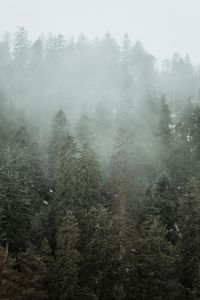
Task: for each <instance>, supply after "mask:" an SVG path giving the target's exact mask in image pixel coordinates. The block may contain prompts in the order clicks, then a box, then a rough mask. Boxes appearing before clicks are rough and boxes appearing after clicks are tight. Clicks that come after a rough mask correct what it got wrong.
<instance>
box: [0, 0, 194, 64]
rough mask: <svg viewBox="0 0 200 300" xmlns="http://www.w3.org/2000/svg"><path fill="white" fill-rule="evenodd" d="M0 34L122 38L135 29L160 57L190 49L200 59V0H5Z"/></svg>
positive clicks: (0, 1)
mask: <svg viewBox="0 0 200 300" xmlns="http://www.w3.org/2000/svg"><path fill="white" fill-rule="evenodd" d="M0 4H1V6H0V33H1V34H2V33H3V32H4V31H7V30H8V31H10V32H14V31H15V29H16V28H17V26H22V25H24V26H25V27H26V28H27V29H28V30H29V32H30V37H31V38H35V37H37V36H38V35H40V33H41V32H44V33H48V32H53V33H62V34H64V35H66V36H71V35H75V36H78V35H79V34H80V33H84V34H85V35H86V36H88V37H89V38H93V37H94V36H100V37H102V36H103V34H104V33H105V32H107V31H110V32H111V34H112V35H113V36H114V37H115V38H117V39H118V40H119V41H120V40H121V39H122V37H123V35H124V33H129V35H130V37H131V38H132V39H133V40H134V41H135V40H136V39H138V38H139V39H140V40H141V41H142V42H143V44H144V46H145V47H146V49H147V50H148V51H150V52H151V53H152V54H154V55H155V56H157V57H158V58H159V59H163V58H164V57H169V56H171V55H172V53H174V52H179V53H180V54H181V55H184V54H185V53H188V54H189V55H190V56H191V58H192V61H193V62H195V63H199V62H200V32H199V30H200V0H0Z"/></svg>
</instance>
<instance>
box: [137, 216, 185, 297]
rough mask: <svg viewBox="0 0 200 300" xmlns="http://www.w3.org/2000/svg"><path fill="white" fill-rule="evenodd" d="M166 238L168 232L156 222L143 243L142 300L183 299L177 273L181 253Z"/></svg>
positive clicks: (140, 266)
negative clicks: (178, 253) (178, 258)
mask: <svg viewBox="0 0 200 300" xmlns="http://www.w3.org/2000/svg"><path fill="white" fill-rule="evenodd" d="M166 236H167V231H166V229H165V228H164V227H163V226H162V225H161V223H160V222H159V221H158V220H157V219H154V221H153V223H152V224H151V225H150V227H149V229H148V230H147V231H146V233H145V235H144V237H143V239H142V240H141V242H140V243H141V244H140V245H141V250H140V254H139V260H138V261H139V264H138V272H139V288H140V291H139V299H144V300H145V299H147V298H148V299H152V300H154V299H166V300H167V299H169V300H171V299H183V298H182V297H183V296H181V295H183V293H184V289H183V287H182V286H181V285H180V284H179V283H178V280H177V277H176V273H175V263H176V254H177V251H176V248H175V246H173V245H172V244H171V242H169V241H168V240H167V239H166ZM179 297H180V298H179ZM136 299H137V298H136Z"/></svg>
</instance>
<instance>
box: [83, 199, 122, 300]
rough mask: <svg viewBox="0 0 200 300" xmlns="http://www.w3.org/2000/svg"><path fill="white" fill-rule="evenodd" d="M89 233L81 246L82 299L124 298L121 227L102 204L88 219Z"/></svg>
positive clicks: (94, 208) (85, 233)
mask: <svg viewBox="0 0 200 300" xmlns="http://www.w3.org/2000/svg"><path fill="white" fill-rule="evenodd" d="M85 218H86V220H87V222H86V230H85V232H84V237H83V239H82V244H81V245H80V252H81V261H80V271H79V279H80V293H81V295H80V297H81V298H87V299H91V300H92V299H101V300H103V299H112V300H114V299H122V298H121V297H122V295H123V285H122V272H121V268H120V243H119V224H118V223H117V221H116V220H115V219H114V218H113V216H112V214H111V213H110V212H109V211H108V209H106V208H104V207H102V206H101V205H99V206H97V207H93V208H91V209H90V210H89V211H88V212H87V214H86V216H85Z"/></svg>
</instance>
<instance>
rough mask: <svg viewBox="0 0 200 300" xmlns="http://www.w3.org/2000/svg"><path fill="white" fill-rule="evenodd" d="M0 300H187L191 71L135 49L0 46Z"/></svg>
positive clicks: (113, 44) (198, 91)
mask: <svg viewBox="0 0 200 300" xmlns="http://www.w3.org/2000/svg"><path fill="white" fill-rule="evenodd" d="M0 299H1V300H43V299H47V300H147V299H148V300H198V299H200V69H199V67H198V66H197V65H194V64H193V63H192V62H191V60H190V57H189V56H188V55H186V56H181V55H179V54H178V53H175V54H174V55H173V56H172V57H171V58H169V59H165V60H164V62H163V63H162V64H161V65H160V66H158V64H157V60H156V57H155V56H154V55H153V54H151V53H149V52H148V51H147V50H146V49H145V47H144V46H143V44H142V42H140V41H139V40H138V41H132V39H131V38H130V37H129V35H128V34H125V35H124V38H123V41H122V42H121V43H119V42H118V41H117V40H116V39H115V38H114V37H112V35H111V34H110V33H106V34H105V35H104V36H103V37H102V38H96V39H89V38H87V37H86V36H84V35H83V34H81V35H80V36H79V38H73V37H71V38H68V37H65V36H63V35H61V34H58V35H54V34H46V35H41V36H39V37H38V38H36V39H30V38H29V33H28V32H27V30H26V29H25V28H24V27H19V28H18V29H17V30H16V32H15V34H14V35H10V34H9V33H7V34H5V35H4V36H2V38H1V41H0Z"/></svg>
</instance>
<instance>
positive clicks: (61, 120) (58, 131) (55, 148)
mask: <svg viewBox="0 0 200 300" xmlns="http://www.w3.org/2000/svg"><path fill="white" fill-rule="evenodd" d="M67 126H68V122H67V119H66V116H65V113H64V112H63V111H62V110H59V111H58V112H57V114H56V115H55V117H54V119H53V124H52V134H51V138H50V144H49V153H48V177H49V180H50V182H51V184H52V185H53V186H54V184H55V180H56V178H57V176H58V168H59V155H60V149H61V146H62V144H63V140H64V138H65V136H66V134H67Z"/></svg>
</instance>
